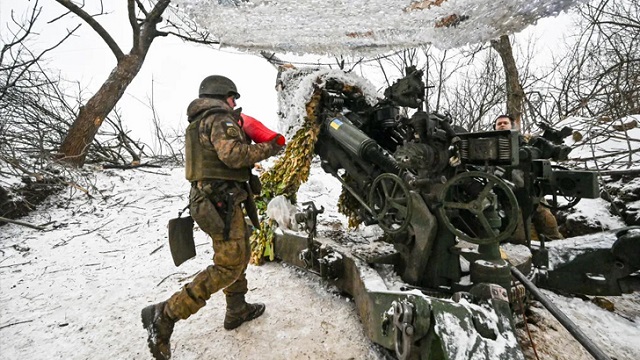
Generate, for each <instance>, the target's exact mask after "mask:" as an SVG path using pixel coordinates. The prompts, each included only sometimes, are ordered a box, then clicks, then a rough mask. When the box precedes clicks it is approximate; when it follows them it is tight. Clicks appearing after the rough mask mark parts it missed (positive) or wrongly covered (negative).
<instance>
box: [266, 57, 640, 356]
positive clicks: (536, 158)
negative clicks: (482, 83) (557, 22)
mask: <svg viewBox="0 0 640 360" xmlns="http://www.w3.org/2000/svg"><path fill="white" fill-rule="evenodd" d="M422 75H423V74H422V72H421V71H418V70H416V69H415V68H408V69H407V76H405V77H404V78H402V79H400V80H399V81H397V82H396V83H394V84H393V85H392V86H391V87H389V88H388V89H386V91H385V93H384V95H385V97H384V99H382V100H380V101H379V102H378V103H377V104H376V105H369V104H368V103H367V102H366V101H365V100H364V98H363V97H362V94H360V93H359V92H357V91H353V88H352V87H348V86H344V84H342V83H340V82H339V81H337V80H332V79H329V80H327V81H326V84H325V86H324V88H323V89H320V90H319V91H320V93H321V97H320V101H319V106H318V107H317V108H316V110H315V111H316V114H315V115H316V118H317V121H318V123H319V126H320V133H319V135H318V140H317V142H316V144H315V153H316V154H317V155H318V156H319V158H320V160H321V167H322V169H323V170H324V171H326V172H327V173H330V174H332V175H333V176H334V177H335V178H336V179H338V180H339V181H340V183H341V184H342V186H343V189H344V190H345V191H346V195H347V197H348V198H350V203H351V204H355V206H352V210H353V212H354V215H355V216H357V218H358V221H360V222H362V223H364V224H365V225H372V224H377V225H378V226H379V227H380V228H381V229H382V230H383V231H384V237H383V240H384V241H385V242H386V243H389V244H392V245H393V250H392V251H385V252H383V253H371V254H364V255H363V254H356V255H354V254H353V253H351V252H350V251H349V249H347V248H345V247H343V246H341V245H340V244H339V243H335V242H332V241H330V240H329V239H321V238H318V237H317V236H316V235H317V234H316V217H317V216H318V214H320V213H322V209H320V210H318V209H316V208H315V205H314V204H313V203H305V204H303V206H305V210H304V211H303V212H300V213H298V214H297V215H296V220H297V221H298V222H299V223H300V224H302V225H303V228H305V229H306V230H307V232H308V236H307V237H301V236H298V235H296V234H295V233H292V232H287V231H285V232H284V233H283V234H280V235H278V236H277V238H276V240H275V244H274V248H275V249H274V250H275V254H276V256H277V257H279V258H281V259H283V260H284V261H286V262H288V263H291V264H294V265H297V266H300V267H304V268H307V269H309V270H310V271H313V272H315V273H317V274H319V275H320V276H322V277H323V278H324V279H326V280H327V281H329V282H331V283H332V284H335V285H336V286H337V287H338V288H339V289H341V290H342V291H344V292H346V293H348V294H350V295H351V296H353V298H354V300H355V303H356V307H357V310H358V312H359V315H360V317H361V320H362V322H363V325H364V328H365V332H366V333H367V335H368V336H369V338H370V339H371V340H372V341H373V342H375V343H377V344H379V345H381V346H383V347H385V348H387V349H391V350H392V351H393V352H395V355H396V357H397V358H399V359H450V358H451V359H452V358H456V359H460V358H487V359H488V358H492V359H498V358H499V359H523V358H524V356H523V354H522V352H521V350H520V348H519V346H518V343H517V341H516V338H515V333H514V325H513V318H512V308H513V306H512V303H513V302H514V301H516V299H517V298H518V297H519V296H522V294H523V292H524V288H523V287H522V282H519V281H517V280H514V279H512V272H517V274H519V275H521V276H525V277H526V278H527V279H528V280H533V281H534V282H537V283H538V284H539V285H542V286H546V287H549V288H559V287H564V286H565V285H566V286H569V288H571V286H573V287H574V288H576V289H578V290H582V293H590V292H589V291H592V292H594V293H598V294H602V293H611V294H619V293H621V292H628V291H631V290H632V288H633V287H632V285H630V284H632V283H634V284H636V285H637V279H635V280H629V277H630V276H632V275H633V273H634V272H635V271H637V270H638V268H639V266H638V264H637V260H632V259H629V257H628V256H627V257H624V256H622V255H623V254H622V250H620V251H617V252H616V251H615V249H614V251H609V252H608V253H609V254H610V255H608V256H609V257H608V258H607V260H605V261H599V262H601V263H602V264H601V265H602V267H603V269H604V270H602V272H607V271H608V272H607V274H608V278H607V279H605V281H604V283H603V282H600V283H599V285H598V286H595V285H594V283H589V282H588V281H582V282H579V284H580V285H579V286H574V285H567V284H566V283H567V281H565V280H563V277H564V276H566V274H567V273H566V272H565V273H562V276H554V275H553V272H548V271H546V267H547V262H548V255H547V253H546V249H545V246H544V239H542V240H543V241H541V242H540V245H533V244H531V242H530V241H528V242H527V244H526V246H527V247H528V248H529V249H530V251H529V252H527V254H528V255H527V256H526V257H525V259H524V260H522V261H520V262H519V263H516V264H510V263H508V262H507V261H505V260H504V259H503V257H502V256H501V251H500V246H499V244H500V242H502V241H507V240H509V239H510V237H511V236H512V234H513V232H514V230H515V229H516V227H517V224H518V218H519V217H522V218H523V222H524V224H525V231H526V230H528V226H527V225H528V224H529V222H530V219H531V215H532V213H533V211H534V209H535V207H536V206H538V204H539V203H540V201H541V199H542V198H543V197H544V196H545V195H551V196H553V197H554V199H556V198H557V197H565V198H569V199H570V200H571V204H570V205H575V203H577V201H579V199H580V198H595V197H598V196H599V189H598V183H597V178H596V174H595V173H593V172H588V171H571V170H563V169H558V168H554V166H552V165H551V162H550V161H549V160H548V159H554V160H563V159H566V157H567V155H568V151H569V148H567V147H566V146H564V145H562V144H561V142H562V137H563V136H566V133H567V130H565V129H563V130H561V131H560V132H558V131H555V130H553V129H552V128H548V129H546V130H547V131H546V132H545V136H543V137H540V138H537V139H534V141H530V142H529V143H524V142H523V141H522V138H521V136H520V135H519V134H518V133H517V132H516V131H509V130H507V131H489V132H479V133H466V132H464V131H460V130H459V129H457V128H456V127H455V126H452V124H451V122H452V121H451V120H452V119H451V118H450V117H448V116H445V115H441V114H436V113H429V112H427V111H425V110H424V109H423V107H424V104H425V103H424V99H425V85H424V83H423V81H422ZM401 107H409V108H413V109H416V110H415V112H414V113H413V115H411V116H404V115H402V114H401V113H400V108H401ZM456 130H458V131H456ZM569 130H570V129H569ZM555 204H557V202H555V203H554V202H551V205H552V206H555ZM625 234H626V232H625ZM526 235H527V238H529V234H528V233H527V234H526ZM611 236H613V235H611ZM622 237H623V238H624V236H622ZM626 238H632V237H630V236H627V237H626ZM621 240H624V239H621ZM461 244H466V245H467V246H461ZM637 245H638V241H637V237H635V238H633V239H630V240H629V239H627V240H624V244H621V245H619V246H618V248H620V249H623V248H624V249H629V247H633V248H634V249H636V248H637ZM636 251H637V250H636ZM592 260H593V259H591V261H592ZM634 261H635V263H634ZM614 263H615V264H618V265H616V266H618V267H617V268H616V266H614ZM382 264H387V266H392V267H393V269H394V270H395V272H396V273H397V274H398V275H400V277H401V279H402V281H403V282H404V285H403V286H401V287H399V288H393V289H392V288H389V287H387V286H385V285H384V279H383V278H382V277H381V276H380V275H379V274H378V273H377V272H376V270H375V269H376V268H377V267H379V266H381V265H382ZM620 264H622V267H620ZM612 268H614V269H617V270H611V269H612ZM565 270H566V269H565ZM568 271H569V273H572V274H574V275H575V276H574V278H580V276H581V275H583V274H582V273H584V272H585V269H584V266H580V265H576V266H574V267H573V268H569V270H568ZM523 274H524V275H523ZM622 279H625V280H624V281H623V280H622ZM527 283H528V281H527ZM585 290H586V291H585ZM569 326H571V324H569ZM461 337H466V338H467V339H466V341H462V342H461V341H460V338H461ZM460 343H464V344H466V345H467V346H466V347H461V346H460V345H459V344H460ZM583 344H585V343H583ZM585 347H587V348H588V350H589V347H592V350H589V351H590V352H592V354H594V353H595V354H597V355H598V356H600V355H602V354H600V353H598V351H599V350H598V349H597V348H596V347H595V346H594V345H593V344H590V343H589V342H588V341H587V343H586V344H585ZM598 358H606V355H605V357H598Z"/></svg>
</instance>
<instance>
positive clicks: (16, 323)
mask: <svg viewBox="0 0 640 360" xmlns="http://www.w3.org/2000/svg"><path fill="white" fill-rule="evenodd" d="M30 322H33V320H24V321H18V322H14V323H11V324H7V325H2V326H0V329H4V328H8V327H9V326H13V325H19V324H24V323H30Z"/></svg>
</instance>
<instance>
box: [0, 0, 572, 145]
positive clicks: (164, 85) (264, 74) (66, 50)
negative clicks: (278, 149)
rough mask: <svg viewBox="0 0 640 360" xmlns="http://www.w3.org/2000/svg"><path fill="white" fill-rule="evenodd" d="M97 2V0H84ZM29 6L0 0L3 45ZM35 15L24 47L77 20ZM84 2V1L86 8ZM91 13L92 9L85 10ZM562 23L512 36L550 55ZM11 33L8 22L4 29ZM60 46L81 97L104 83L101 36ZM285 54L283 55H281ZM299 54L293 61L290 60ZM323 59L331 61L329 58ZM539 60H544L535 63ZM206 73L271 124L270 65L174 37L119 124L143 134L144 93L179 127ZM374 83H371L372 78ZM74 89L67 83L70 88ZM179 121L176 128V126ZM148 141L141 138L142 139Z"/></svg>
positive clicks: (125, 41)
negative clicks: (222, 79)
mask: <svg viewBox="0 0 640 360" xmlns="http://www.w3.org/2000/svg"><path fill="white" fill-rule="evenodd" d="M87 3H89V4H93V6H96V5H95V4H99V1H87ZM103 3H104V6H105V12H107V13H108V14H105V15H102V16H99V17H97V18H96V19H97V20H98V21H99V22H100V23H101V24H102V25H103V27H105V28H106V29H107V30H108V31H109V33H110V34H111V36H112V37H113V38H114V39H115V40H116V41H117V42H118V44H119V45H120V47H121V49H122V50H123V51H124V52H128V51H129V49H130V47H131V28H130V27H129V24H128V20H127V17H126V6H125V5H124V2H122V1H104V2H103ZM34 4H35V1H34V0H28V1H25V0H2V1H0V23H1V24H2V28H1V34H2V40H3V43H4V42H6V41H7V40H8V36H9V32H8V30H7V29H8V27H7V23H8V22H9V23H10V22H11V13H12V10H13V11H14V14H15V15H16V17H17V18H18V19H20V18H21V17H25V16H26V15H25V14H26V13H27V12H28V11H29V10H30V8H32V7H33V6H34ZM38 6H39V7H41V8H42V14H41V16H40V18H39V21H38V24H37V26H36V29H35V31H36V32H37V33H39V34H40V35H39V36H38V37H33V38H32V42H31V43H30V44H29V46H31V47H32V48H44V47H47V46H51V45H52V44H54V43H55V42H56V41H57V40H58V39H60V38H61V37H62V36H63V35H64V34H65V31H66V30H67V29H71V28H73V27H75V26H76V25H77V24H80V23H82V22H81V21H80V20H79V19H78V18H76V17H75V16H66V17H65V18H63V19H62V20H60V21H56V22H54V23H52V24H47V22H48V21H50V20H52V19H54V18H56V17H58V16H60V15H61V14H63V13H64V12H65V9H64V8H63V7H62V6H61V5H59V4H58V3H56V2H55V1H54V0H40V1H39V4H38ZM88 6H89V5H88ZM88 9H89V10H90V11H89V12H91V11H93V13H97V12H98V11H99V9H98V8H94V9H91V8H88ZM564 23H566V21H564V20H562V18H560V19H559V18H553V19H543V20H541V21H540V22H539V24H538V25H537V26H535V27H532V28H530V29H528V30H525V31H524V32H523V33H521V34H519V35H518V36H519V37H520V38H528V37H529V34H534V37H535V38H541V39H543V41H540V42H539V44H540V45H539V46H540V47H541V48H540V50H539V53H541V54H542V53H545V52H548V53H550V52H551V51H552V50H551V49H552V45H551V44H554V43H556V42H557V40H558V38H559V37H561V34H562V32H563V31H562V29H563V28H564V25H563V24H564ZM12 28H13V29H14V30H15V29H16V26H15V25H14V26H12ZM76 34H77V36H74V37H72V38H70V39H68V40H67V41H66V42H65V43H64V44H63V45H62V46H60V47H59V48H57V49H56V50H55V51H53V52H51V53H50V60H49V63H48V64H47V66H48V67H49V68H51V69H59V71H60V73H61V77H62V78H64V79H66V80H70V81H77V82H78V83H79V84H80V86H81V88H82V89H83V97H84V99H85V100H86V99H88V97H89V96H90V95H91V94H93V93H94V92H95V91H96V90H97V89H98V87H99V86H100V85H101V84H102V83H103V82H104V80H105V79H106V77H107V76H108V74H109V72H111V70H112V69H113V68H114V66H115V64H116V61H115V57H114V56H113V54H112V53H111V51H110V50H109V49H108V47H107V46H106V44H105V43H104V41H102V39H101V38H99V37H98V35H97V34H96V33H95V32H94V31H93V30H92V29H91V28H90V27H89V26H87V25H86V24H84V23H82V26H81V28H80V29H79V30H78V32H77V33H76ZM282 57H283V58H285V59H292V58H293V57H292V56H291V55H284V56H282ZM297 59H299V58H297ZM304 60H305V61H310V62H316V61H327V59H326V58H322V57H321V56H307V57H305V58H304ZM329 61H331V60H330V59H329ZM543 61H544V60H543ZM212 74H222V75H225V76H228V77H229V78H231V79H232V80H233V81H234V82H236V84H237V85H238V89H239V91H240V93H241V95H242V97H241V99H240V100H239V101H238V106H241V107H243V110H244V112H245V113H247V114H249V115H252V116H254V117H256V118H258V119H259V120H261V121H263V122H264V123H265V124H266V125H267V126H269V127H271V128H272V129H275V128H276V127H277V125H276V121H277V115H276V114H277V101H276V93H275V90H274V85H275V78H276V74H277V72H276V69H275V68H274V67H273V66H272V65H271V64H269V63H268V62H267V61H266V60H264V59H263V58H261V57H259V56H255V55H251V54H244V53H240V52H237V51H234V50H232V49H226V48H225V49H222V50H219V49H212V48H210V47H206V46H202V45H196V44H192V43H184V42H182V41H181V40H179V39H177V38H175V37H166V38H157V39H156V40H155V41H154V43H153V45H152V46H151V49H150V51H149V54H148V55H147V58H146V61H145V63H144V66H143V67H142V70H141V71H140V73H139V74H138V76H137V77H136V78H135V79H134V81H133V83H132V84H131V85H130V86H129V88H128V89H127V92H126V94H125V95H124V97H123V99H122V100H121V101H120V103H119V104H118V109H120V110H121V112H122V114H123V115H124V119H125V125H126V126H127V127H128V128H129V129H132V130H133V131H134V138H136V137H142V138H144V137H145V136H146V134H149V133H150V130H149V129H150V128H151V125H150V124H151V120H150V119H151V113H150V111H149V110H148V106H149V103H150V97H151V96H152V92H153V97H154V99H155V107H156V110H157V113H158V114H159V117H160V120H161V121H162V123H163V124H165V126H167V127H169V126H170V127H172V128H176V129H182V128H184V127H185V124H186V116H185V111H186V107H187V105H188V104H189V102H190V101H191V100H192V99H193V98H195V97H197V89H198V85H199V83H200V81H201V80H202V79H203V78H204V77H206V76H208V75H212ZM374 83H375V81H374ZM75 88H77V86H74V89H75ZM180 122H182V124H181V126H179V127H176V126H175V124H176V123H180ZM145 140H149V139H145Z"/></svg>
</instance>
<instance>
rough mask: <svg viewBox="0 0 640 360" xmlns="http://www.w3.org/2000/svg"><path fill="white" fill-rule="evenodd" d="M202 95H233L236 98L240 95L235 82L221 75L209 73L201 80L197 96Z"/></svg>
mask: <svg viewBox="0 0 640 360" xmlns="http://www.w3.org/2000/svg"><path fill="white" fill-rule="evenodd" d="M203 95H205V96H206V95H209V96H223V97H226V96H229V95H233V96H235V98H236V99H238V98H239V97H240V94H239V93H238V89H237V88H236V84H234V83H233V81H231V79H229V78H227V77H225V76H222V75H211V76H207V77H206V78H204V80H202V82H201V83H200V90H199V91H198V96H200V97H202V96H203Z"/></svg>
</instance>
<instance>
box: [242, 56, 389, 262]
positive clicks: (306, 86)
mask: <svg viewBox="0 0 640 360" xmlns="http://www.w3.org/2000/svg"><path fill="white" fill-rule="evenodd" d="M280 80H281V88H280V91H279V93H278V95H279V99H278V100H279V104H280V114H281V121H280V124H279V125H280V126H279V128H280V132H281V133H283V134H286V137H287V138H289V139H290V140H289V142H288V144H287V147H286V149H285V152H284V154H283V155H282V156H281V157H280V158H279V159H278V160H277V161H276V163H275V164H274V166H273V167H272V168H271V169H269V171H267V172H265V173H264V174H262V176H261V177H260V180H261V181H262V193H261V194H260V196H258V197H257V198H256V204H257V206H258V209H259V211H260V212H261V213H262V214H263V215H264V213H265V211H266V207H267V203H268V202H269V201H270V200H271V199H273V198H274V197H276V196H278V195H284V196H285V197H286V198H288V199H289V200H290V201H291V202H292V203H295V202H296V194H297V192H298V189H299V188H300V185H301V184H302V183H304V182H306V181H307V180H308V178H309V171H310V168H311V160H312V159H313V156H314V147H315V143H316V140H317V137H318V134H319V132H320V124H319V123H318V115H319V108H318V105H319V102H320V98H321V92H322V90H323V89H324V88H325V86H326V84H327V81H328V80H336V81H338V82H339V83H340V84H342V92H343V93H345V94H348V93H358V94H360V95H362V96H364V98H365V99H366V101H367V102H368V103H369V104H371V105H373V104H375V103H376V102H377V97H376V91H375V88H374V87H373V85H371V83H369V82H368V81H367V80H365V79H363V78H361V77H359V76H356V75H354V74H350V73H344V72H342V71H339V70H331V69H323V70H309V69H302V70H298V69H288V70H286V71H285V72H284V73H282V74H281V78H280ZM345 181H348V179H345ZM339 201H340V202H339V209H340V211H341V212H342V213H344V214H345V215H347V216H348V217H349V225H351V226H357V224H358V221H357V220H356V217H355V209H356V206H357V203H356V201H355V199H352V198H351V196H350V194H348V193H346V192H345V191H344V190H343V193H342V195H341V196H340V200H339ZM275 228H276V224H275V223H274V222H273V221H272V220H269V219H265V220H263V221H262V222H261V224H260V228H259V229H256V231H255V232H254V233H253V235H252V236H251V250H252V255H251V262H252V263H253V264H260V263H261V262H262V259H263V258H264V257H269V258H270V259H273V238H274V230H275Z"/></svg>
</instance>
